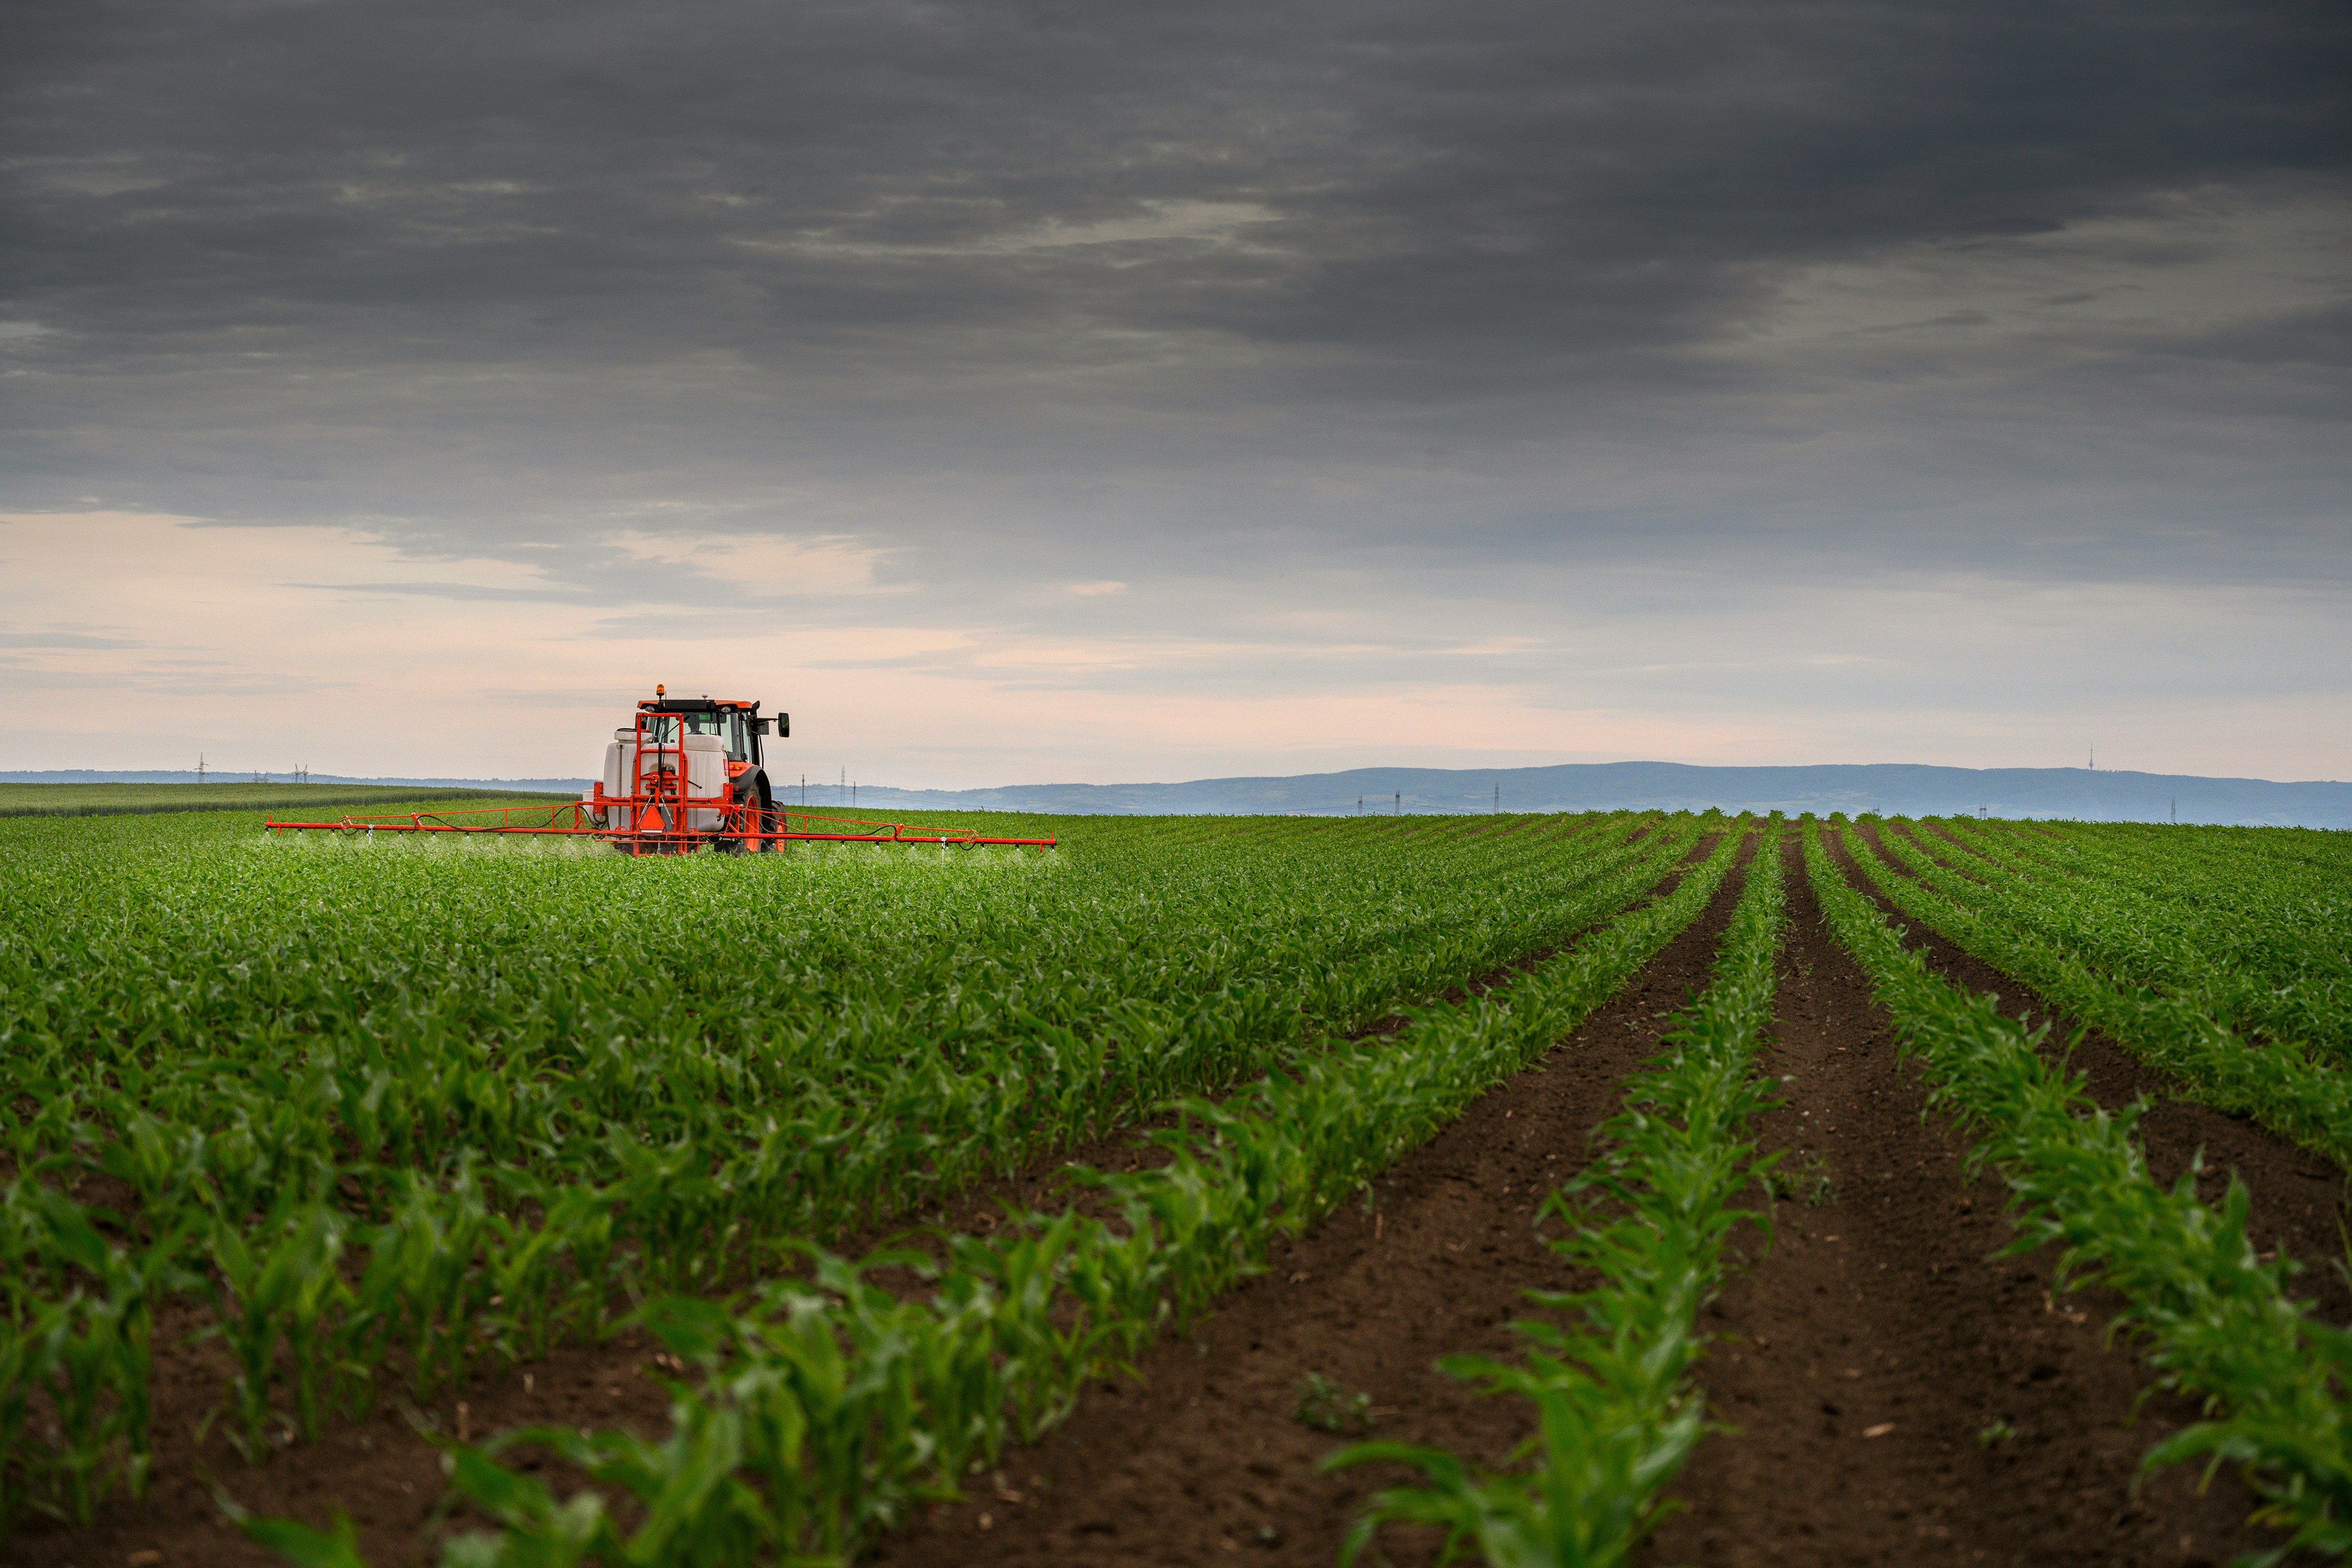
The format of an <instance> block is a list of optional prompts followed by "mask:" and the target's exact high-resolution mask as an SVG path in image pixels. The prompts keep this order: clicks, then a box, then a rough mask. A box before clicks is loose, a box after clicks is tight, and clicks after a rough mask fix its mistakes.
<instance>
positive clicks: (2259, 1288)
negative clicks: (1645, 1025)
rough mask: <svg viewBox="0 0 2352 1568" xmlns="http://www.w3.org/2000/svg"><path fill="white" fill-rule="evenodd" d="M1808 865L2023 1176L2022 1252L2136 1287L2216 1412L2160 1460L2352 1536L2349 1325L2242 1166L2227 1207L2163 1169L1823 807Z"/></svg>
mask: <svg viewBox="0 0 2352 1568" xmlns="http://www.w3.org/2000/svg"><path fill="white" fill-rule="evenodd" d="M1805 859H1806V867H1807V870H1808V872H1809V874H1810V875H1811V879H1812V884H1813V889H1814V891H1815V892H1816V893H1817V894H1818V895H1819V897H1820V899H1821V902H1822V910H1823V912H1824V914H1825V915H1826V916H1827V918H1828V921H1829V923H1830V925H1831V926H1832V929H1833V930H1834V931H1836V933H1837V937H1838V940H1839V941H1840V942H1842V943H1843V945H1844V946H1845V948H1846V950H1847V951H1848V952H1851V953H1853V956H1854V959H1855V960H1856V962H1857V963H1860V964H1861V966H1862V968H1863V970H1864V973H1867V974H1868V975H1869V976H1870V979H1871V982H1872V984H1873V987H1874V994H1876V997H1877V999H1878V1001H1879V1003H1880V1004H1881V1005H1884V1006H1885V1008H1886V1009H1887V1011H1888V1012H1889V1013H1891V1014H1892V1015H1893V1016H1894V1018H1895V1027H1896V1030H1897V1033H1898V1037H1899V1039H1900V1042H1901V1047H1902V1049H1903V1050H1904V1051H1905V1052H1906V1054H1907V1055H1910V1056H1912V1057H1915V1058H1917V1059H1918V1060H1919V1061H1920V1062H1921V1064H1922V1065H1923V1066H1924V1067H1925V1068H1926V1070H1927V1081H1928V1084H1929V1098H1930V1101H1931V1103H1932V1104H1934V1105H1935V1106H1936V1107H1937V1108H1938V1109H1940V1110H1945V1111H1947V1112H1948V1113H1950V1114H1951V1115H1952V1116H1954V1117H1955V1118H1956V1119H1957V1120H1958V1121H1959V1122H1960V1124H1961V1125H1962V1126H1964V1127H1966V1128H1967V1129H1969V1131H1971V1132H1972V1133H1974V1134H1975V1135H1976V1136H1977V1137H1978V1138H1979V1142H1978V1143H1977V1145H1976V1147H1975V1149H1974V1150H1973V1151H1972V1152H1971V1154H1970V1159H1971V1162H1972V1163H1978V1164H1988V1165H1990V1166H1991V1167H1993V1168H1994V1169H1995V1170H1997V1171H1999V1172H2000V1173H2001V1175H2002V1176H2003V1177H2004V1178H2005V1179H2006V1180H2007V1181H2008V1183H2009V1185H2010V1190H2011V1208H2012V1223H2013V1224H2014V1226H2016V1228H2017V1231H2018V1241H2017V1244H2016V1245H2017V1250H2019V1251H2029V1250H2032V1249H2033V1248H2036V1247H2042V1246H2046V1245H2051V1244H2055V1245H2057V1246H2058V1247H2061V1248H2062V1251H2061V1253H2060V1258H2059V1285H2060V1288H2061V1289H2080V1288H2082V1287H2084V1286H2091V1285H2096V1286H2100V1287H2102V1288H2104V1289H2107V1290H2109V1291H2112V1292H2114V1293H2115V1294H2116V1296H2118V1297H2120V1298H2121V1299H2122V1300H2123V1302H2124V1308H2123V1310H2122V1311H2121V1313H2119V1314H2118V1316H2117V1317H2116V1322H2115V1329H2116V1331H2117V1332H2120V1333H2122V1334H2124V1335H2126V1337H2128V1338H2130V1339H2131V1340H2133V1341H2136V1342H2137V1343H2138V1345H2139V1346H2140V1348H2141V1349H2142V1351H2143V1352H2145V1354H2146V1356H2147V1361H2148V1363H2149V1364H2150V1365H2152V1366H2153V1367H2154V1368H2155V1369H2156V1372H2157V1374H2158V1383H2159V1384H2161V1385H2163V1386H2165V1387H2167V1388H2170V1389H2173V1390H2177V1391H2178V1392H2179V1393H2182V1394H2188V1395H2189V1396H2190V1397H2192V1398H2195V1399H2197V1400H2199V1401H2200V1402H2201V1403H2202V1404H2203V1405H2204V1406H2205V1409H2206V1411H2207V1413H2208V1415H2207V1419H2205V1420H2203V1421H2201V1422H2199V1423H2198V1424H2197V1425H2195V1426H2190V1427H2189V1428H2187V1429H2185V1430H2183V1431H2182V1432H2180V1433H2179V1434H2178V1435H2176V1436H2173V1437H2171V1438H2169V1439H2168V1440H2167V1441H2166V1442H2164V1443H2162V1444H2160V1445H2158V1447H2156V1448H2155V1449H2154V1450H2152V1451H2151V1452H2150V1453H2149V1454H2148V1456H2147V1459H2146V1460H2145V1464H2146V1466H2147V1468H2158V1467H2161V1466H2165V1465H2170V1464H2177V1463H2180V1462H2182V1461H2185V1460H2189V1459H2192V1458H2204V1459H2207V1460H2209V1461H2210V1462H2211V1463H2213V1464H2220V1463H2221V1462H2223V1461H2225V1460H2226V1461H2234V1462H2236V1463H2238V1464H2241V1465H2242V1466H2243V1467H2244V1468H2245V1473H2246V1477H2247V1479H2248V1481H2249V1482H2250V1484H2251V1485H2252V1487H2253V1488H2254V1489H2255V1490H2257V1491H2258V1492H2259V1493H2261V1495H2262V1496H2263V1507H2262V1508H2261V1510H2258V1512H2257V1513H2256V1515H2255V1518H2256V1520H2257V1521H2259V1522H2263V1523H2266V1524H2273V1525H2276V1526H2279V1527H2281V1528H2283V1529H2285V1530H2289V1531H2293V1532H2294V1534H2293V1538H2292V1540H2291V1541H2290V1542H2288V1544H2287V1546H2286V1547H2285V1548H2283V1549H2282V1551H2281V1552H2279V1553H2277V1554H2275V1555H2273V1556H2272V1557H2269V1558H2266V1559H2264V1561H2266V1562H2276V1561H2279V1560H2280V1559H2281V1558H2283V1557H2284V1555H2285V1554H2286V1552H2288V1551H2291V1550H2294V1549H2299V1548H2310V1549H2312V1550H2315V1551H2319V1552H2326V1553H2329V1554H2331V1555H2337V1556H2340V1555H2342V1554H2343V1553H2344V1552H2346V1551H2347V1549H2352V1419H2347V1418H2352V1407H2347V1403H2346V1394H2347V1369H2352V1334H2347V1332H2346V1331H2343V1330H2341V1329H2337V1328H2335V1327H2332V1326H2330V1325H2328V1324H2326V1323H2322V1322H2320V1321H2317V1320H2315V1318H2313V1317H2312V1315H2311V1303H2310V1302H2308V1301H2302V1300H2295V1299H2294V1297H2293V1296H2292V1295H2290V1294H2289V1285H2290V1282H2291V1281H2292V1279H2294V1275H2295V1273H2296V1272H2297V1271H2298V1266H2297V1265H2296V1264H2295V1263H2294V1261H2293V1260H2292V1259H2290V1258H2287V1257H2286V1255H2285V1253H2284V1250H2281V1251H2280V1252H2279V1253H2277V1254H2276V1255H2275V1256H2273V1255H2272V1254H2270V1253H2266V1252H2261V1251H2258V1250H2257V1247H2256V1243H2255V1241H2254V1240H2253V1238H2252V1237H2249V1236H2248V1235H2247V1234H2246V1215H2247V1194H2246V1189H2245V1187H2244V1186H2243V1185H2242V1184H2240V1183H2239V1182H2238V1180H2237V1179H2236V1178H2235V1177H2234V1176H2232V1177H2231V1181H2230V1185H2229V1190H2228V1192H2227V1194H2226V1195H2225V1196H2224V1197H2223V1198H2222V1200H2221V1203H2220V1204H2219V1205H2205V1204H2202V1203H2200V1202H2199V1201H2198V1198H2197V1173H2196V1172H2194V1171H2191V1172H2188V1173H2184V1174H2183V1175H2182V1176H2181V1178H2180V1180H2179V1182H2178V1183H2177V1184H2174V1185H2173V1186H2172V1187H2171V1188H2169V1189H2166V1188H2164V1187H2161V1186H2159V1185H2158V1184H2157V1183H2156V1182H2155V1181H2154V1179H2153V1178H2151V1177H2150V1175H2149V1174H2148V1169H2147V1158H2146V1156H2145V1154H2144V1152H2142V1150H2141V1148H2140V1145H2139V1142H2138V1141H2137V1138H2136V1137H2135V1136H2134V1134H2133V1126H2134V1123H2135V1122H2136V1121H2137V1118H2138V1116H2139V1113H2140V1111H2141V1110H2142V1109H2143V1107H2142V1106H2139V1105H2135V1106H2132V1107H2130V1108H2127V1109H2126V1110H2122V1111H2116V1112H2110V1111H2108V1110H2103V1109H2102V1108H2100V1107H2099V1106H2098V1105H2097V1104H2096V1102H2095V1101H2093V1100H2091V1099H2090V1098H2089V1097H2088V1096H2086V1095H2085V1094H2084V1092H2083V1089H2082V1080H2081V1079H2079V1078H2077V1077H2075V1076H2074V1075H2072V1074H2070V1073H2069V1072H2068V1071H2067V1070H2066V1068H2065V1067H2064V1066H2063V1062H2053V1061H2052V1060H2051V1059H2049V1058H2047V1057H2045V1056H2044V1055H2043V1054H2042V1050H2041V1048H2040V1047H2042V1042H2043V1039H2044V1037H2045V1036H2046V1034H2047V1026H2046V1025H2045V1026H2042V1027H2040V1028H2036V1029H2033V1030H2030V1031H2029V1030H2028V1029H2026V1028H2025V1027H2024V1026H2022V1025H2021V1024H2020V1023H2018V1022H2017V1021H2016V1020H2014V1019H2012V1018H2009V1017H2006V1016H2003V1015H2002V1014H2001V1013H2000V1009H1999V1008H1998V1007H1997V1006H1996V1005H1995V999H1994V998H1992V997H1990V996H1986V995H1971V994H1969V993H1967V992H1964V991H1961V990H1958V989H1957V988H1955V987H1953V986H1951V985H1948V984H1946V983H1945V982H1943V981H1942V980H1939V979H1937V977H1936V976H1935V975H1934V974H1933V973H1931V972H1930V971H1929V970H1928V968H1927V963H1926V961H1925V960H1924V959H1923V958H1922V957H1921V956H1920V955H1919V954H1918V953H1916V952H1911V951H1909V950H1907V949H1906V948H1905V946H1904V945H1903V942H1902V938H1901V933H1900V930H1899V928H1894V927H1890V926H1889V924H1888V923H1887V922H1886V921H1883V920H1881V919H1880V918H1879V916H1878V914H1877V912H1876V911H1875V910H1874V909H1873V908H1872V907H1871V905H1870V903H1869V901H1868V900H1865V899H1864V898H1863V896H1862V895H1861V894H1860V893H1858V892H1856V891H1855V890H1854V889H1853V888H1852V887H1851V886H1849V885H1848V884H1847V882H1846V880H1845V879H1844V878H1843V876H1842V875H1840V874H1839V872H1838V869H1837V868H1836V866H1835V865H1834V864H1833V863H1832V860H1831V859H1830V857H1829V855H1828V853H1827V851H1826V850H1825V849H1824V848H1823V847H1822V842H1821V837H1820V835H1819V834H1818V833H1817V832H1816V831H1815V830H1814V828H1813V826H1812V824H1811V822H1810V821H1809V822H1808V823H1807V825H1806V836H1805Z"/></svg>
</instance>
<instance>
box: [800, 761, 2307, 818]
mask: <svg viewBox="0 0 2352 1568" xmlns="http://www.w3.org/2000/svg"><path fill="white" fill-rule="evenodd" d="M1498 784H1499V785H1500V786H1501V789H1502V809H1503V810H1505V811H1606V810H1618V809H1627V808H1631V809H1652V810H1661V811H1676V810H1689V811H1704V810H1706V808H1707V807H1709V806H1715V807H1718V808H1720V809H1722V810H1725V811H1756V812H1764V811H1775V810H1778V811H1785V812H1788V813H1789V814H1790V815H1791V816H1794V815H1796V814H1798V813H1801V812H1807V811H1810V812H1813V813H1815V814H1817V815H1820V816H1827V815H1828V814H1830V813H1831V812H1833V811H1843V812H1844V813H1846V814H1847V815H1848V816H1859V815H1860V814H1862V813H1864V812H1873V811H1874V812H1877V813H1879V814H1880V815H1881V816H1958V815H1962V814H1973V813H1975V812H1976V811H1977V810H1978V809H1979V808H1982V809H1983V810H1984V811H1985V812H1986V813H1987V815H1989V816H2007V817H2024V816H2032V817H2068V818H2073V819H2074V820H2077V821H2084V822H2166V821H2169V820H2171V819H2172V817H2173V815H2174V813H2175V812H2176V811H2177V812H2178V813H2179V820H2180V821H2182V822H2201V823H2226V824H2236V825H2242V826H2265V827H2332V828H2352V784H2342V783H2336V782H2334V781H2322V782H2310V783H2301V784H2278V783H2273V781H2271V780H2269V779H2213V778H2200V777H2198V776H2196V775H2194V774H2189V773H2114V772H2108V771H2106V770H2105V769H2099V770H2094V769H2090V768H1939V767H1927V766H1923V765H1919V764H1915V763H1870V764H1855V763H1824V764H1822V765H1819V766H1813V767H1783V768H1710V767H1692V766H1687V765H1685V764H1684V763H1560V764H1558V765H1556V766H1552V767H1540V768H1351V769H1349V771H1347V772H1345V773H1301V774H1297V775H1294V776H1291V777H1286V778H1230V779H1196V780H1194V781H1192V782H1191V783H1189V784H1015V785H1011V786H1007V787H1004V788H999V789H966V790H913V789H892V788H889V787H888V786H887V785H881V784H866V785H862V786H860V788H859V789H858V792H857V805H858V809H859V811H860V812H861V813H864V812H866V811H870V810H879V809H882V808H885V807H890V808H897V809H902V810H931V811H1036V812H1051V813H1060V814H1067V815H1073V816H1090V815H1116V816H1156V815H1162V814H1168V815H1175V814H1186V813H1222V814H1235V815H1265V814H1274V815H1279V814H1284V813H1301V814H1305V815H1307V816H1352V815H1354V814H1355V812H1356V810H1357V809H1358V807H1357V802H1358V801H1359V800H1361V801H1362V803H1363V804H1362V809H1363V811H1364V812H1365V813H1366V814H1367V815H1370V814H1373V813H1387V812H1391V811H1398V810H1402V811H1408V812H1449V813H1450V812H1482V811H1491V810H1493V809H1494V808H1495V799H1496V793H1495V792H1496V785H1498ZM808 804H809V805H810V807H811V809H817V808H820V807H822V808H824V809H826V810H835V809H845V808H846V807H847V805H848V802H847V800H846V798H845V797H840V792H839V791H837V790H836V789H835V788H834V787H833V786H831V785H827V786H825V787H824V789H822V790H817V789H812V790H810V792H809V796H808Z"/></svg>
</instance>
